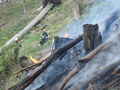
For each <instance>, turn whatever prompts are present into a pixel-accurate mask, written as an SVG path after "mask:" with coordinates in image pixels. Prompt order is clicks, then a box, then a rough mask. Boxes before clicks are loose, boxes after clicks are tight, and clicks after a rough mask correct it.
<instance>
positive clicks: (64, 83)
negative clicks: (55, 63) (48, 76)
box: [57, 63, 85, 90]
mask: <svg viewBox="0 0 120 90" xmlns="http://www.w3.org/2000/svg"><path fill="white" fill-rule="evenodd" d="M84 66H85V63H83V64H82V65H78V66H76V67H75V68H73V70H72V71H71V72H69V74H68V75H67V76H66V77H65V78H64V80H63V81H62V82H61V83H60V85H59V87H58V88H57V90H63V88H64V86H65V85H66V83H67V82H68V81H69V80H70V79H71V78H72V76H74V75H75V74H76V73H77V72H78V71H79V70H80V69H82V68H83V67H84Z"/></svg>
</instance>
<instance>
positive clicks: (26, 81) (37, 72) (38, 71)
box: [13, 35, 82, 90]
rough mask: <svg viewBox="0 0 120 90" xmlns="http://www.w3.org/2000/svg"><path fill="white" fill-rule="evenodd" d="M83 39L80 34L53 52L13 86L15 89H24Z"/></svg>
mask: <svg viewBox="0 0 120 90" xmlns="http://www.w3.org/2000/svg"><path fill="white" fill-rule="evenodd" d="M81 40H82V35H80V36H78V37H77V38H76V39H74V40H72V41H71V42H70V43H68V44H67V45H65V46H63V47H61V48H60V49H58V50H56V51H55V52H53V54H52V55H50V56H49V57H48V58H47V59H46V60H45V61H44V62H43V63H42V64H41V65H40V66H39V67H37V68H36V69H35V70H34V71H33V72H32V73H31V74H30V75H28V76H27V77H25V78H24V79H23V80H22V81H21V82H19V83H18V84H17V85H15V86H14V87H13V90H24V89H25V88H26V87H27V86H28V85H29V84H31V83H32V82H33V81H34V80H35V79H36V78H37V76H39V75H40V74H41V73H42V72H43V71H45V70H46V69H47V68H48V67H49V65H51V63H52V62H54V61H55V60H57V59H58V58H59V57H60V56H61V55H63V53H64V52H66V51H68V50H69V49H70V48H72V47H73V46H74V45H76V44H77V43H79V42H80V41H81Z"/></svg>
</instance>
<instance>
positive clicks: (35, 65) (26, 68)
mask: <svg viewBox="0 0 120 90" xmlns="http://www.w3.org/2000/svg"><path fill="white" fill-rule="evenodd" d="M45 61H46V60H43V61H41V62H40V63H38V64H33V65H30V66H28V67H25V68H23V69H21V70H20V71H18V72H16V73H15V74H13V75H16V74H19V73H20V72H22V71H25V70H28V69H30V68H32V67H37V66H39V65H41V64H42V63H43V62H45Z"/></svg>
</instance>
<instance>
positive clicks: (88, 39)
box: [83, 24, 102, 54]
mask: <svg viewBox="0 0 120 90" xmlns="http://www.w3.org/2000/svg"><path fill="white" fill-rule="evenodd" d="M83 41H84V47H85V51H86V54H88V53H90V52H91V51H92V50H94V49H95V48H96V47H97V46H99V45H100V44H101V43H102V35H101V34H100V32H99V27H98V24H96V25H91V24H85V25H84V26H83Z"/></svg>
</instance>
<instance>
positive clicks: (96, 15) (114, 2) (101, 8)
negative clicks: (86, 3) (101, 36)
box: [58, 0, 120, 38]
mask: <svg viewBox="0 0 120 90" xmlns="http://www.w3.org/2000/svg"><path fill="white" fill-rule="evenodd" d="M97 1H99V3H98V4H96V5H95V6H94V7H92V8H91V9H90V10H89V11H90V12H87V14H85V15H84V17H83V18H80V19H79V20H78V21H72V22H69V23H68V24H67V26H66V27H65V30H64V31H62V32H59V33H58V36H60V37H63V35H64V34H65V33H68V34H69V35H70V36H69V37H70V38H75V37H76V36H78V35H80V34H82V30H83V24H99V28H100V31H101V32H102V33H103V32H104V31H105V29H106V27H108V26H110V25H108V24H109V23H108V22H107V20H109V21H110V22H112V23H113V22H114V21H115V20H117V18H118V17H117V16H118V14H117V15H116V13H119V12H118V11H119V10H118V9H119V8H120V0H104V1H103V0H97ZM115 15H116V17H115V19H114V16H115ZM111 16H113V17H112V18H111ZM106 23H108V24H106ZM110 24H111V23H110ZM106 34H107V33H106Z"/></svg>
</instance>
